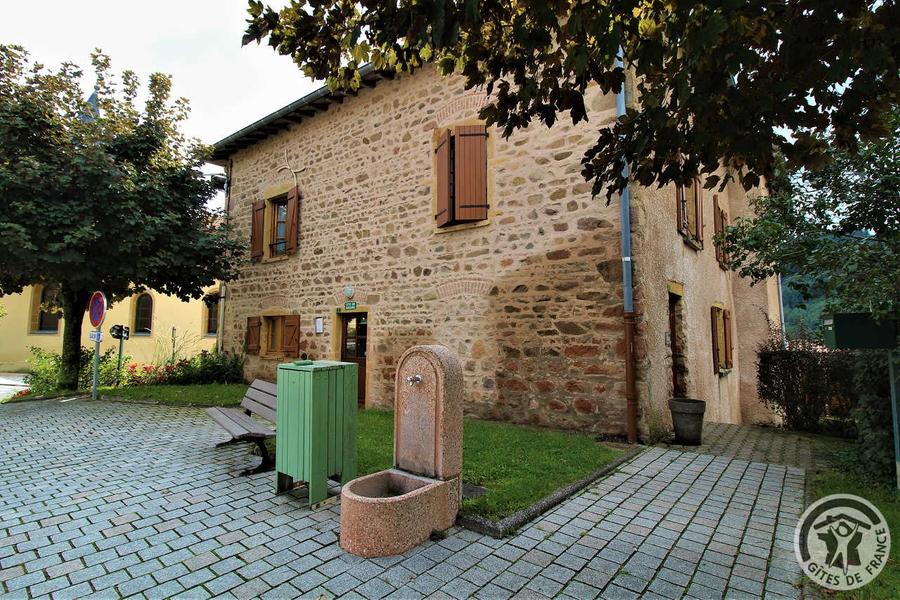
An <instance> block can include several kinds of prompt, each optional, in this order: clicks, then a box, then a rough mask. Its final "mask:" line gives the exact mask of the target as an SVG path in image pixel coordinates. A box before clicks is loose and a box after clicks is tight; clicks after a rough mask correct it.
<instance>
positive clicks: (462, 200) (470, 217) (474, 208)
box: [453, 125, 488, 222]
mask: <svg viewBox="0 0 900 600" xmlns="http://www.w3.org/2000/svg"><path fill="white" fill-rule="evenodd" d="M454 138H455V139H454V154H455V156H454V170H455V177H454V186H453V187H454V196H455V197H454V199H453V207H454V212H455V214H454V218H455V220H456V221H459V222H466V221H483V220H484V219H487V216H488V200H487V130H486V129H485V126H484V125H461V126H459V127H457V128H456V131H455V132H454Z"/></svg>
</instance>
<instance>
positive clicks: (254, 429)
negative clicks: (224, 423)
mask: <svg viewBox="0 0 900 600" xmlns="http://www.w3.org/2000/svg"><path fill="white" fill-rule="evenodd" d="M228 418H229V419H231V420H233V421H234V422H235V423H237V424H238V425H239V426H241V427H243V428H244V429H246V430H247V431H248V432H249V433H250V435H251V436H253V437H272V436H273V435H275V432H274V431H272V430H271V429H269V428H268V427H266V426H265V425H263V424H262V423H260V422H259V421H257V420H256V419H254V418H253V417H248V416H247V415H245V414H244V413H242V412H241V411H239V410H230V411H228Z"/></svg>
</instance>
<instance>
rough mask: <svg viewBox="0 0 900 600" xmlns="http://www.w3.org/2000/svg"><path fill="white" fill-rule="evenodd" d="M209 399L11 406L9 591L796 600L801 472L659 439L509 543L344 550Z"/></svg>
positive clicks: (3, 413)
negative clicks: (359, 553)
mask: <svg viewBox="0 0 900 600" xmlns="http://www.w3.org/2000/svg"><path fill="white" fill-rule="evenodd" d="M225 437H226V436H225V435H224V434H223V433H222V432H221V431H219V430H218V429H217V428H216V427H215V425H214V424H213V423H212V422H211V421H210V420H209V419H208V418H207V417H206V416H205V415H204V414H203V412H202V411H200V410H197V409H182V408H171V407H158V406H142V405H128V404H119V403H104V402H90V401H86V400H73V401H70V402H59V401H55V400H50V401H39V402H24V403H17V404H12V405H3V406H0V450H2V453H3V454H2V455H3V459H2V463H0V582H2V584H0V596H3V597H11V598H26V597H28V596H29V595H30V596H31V597H42V596H47V595H50V596H52V598H54V599H55V600H57V599H65V598H84V597H98V598H115V597H118V596H119V595H121V596H125V597H129V596H135V597H142V596H143V597H149V598H166V597H174V596H177V597H183V598H207V597H211V596H221V597H225V598H252V597H257V596H262V597H264V598H265V597H272V598H288V597H296V596H306V597H336V596H342V597H350V598H359V597H365V598H382V597H396V598H419V597H423V596H429V597H436V598H466V597H470V596H476V597H479V598H507V597H511V596H513V595H515V596H517V597H537V598H539V597H554V596H564V597H574V598H594V597H603V598H637V597H639V596H641V595H643V597H647V598H651V597H652V598H678V597H682V596H685V597H691V598H699V599H703V600H705V599H709V598H720V597H727V598H738V597H748V598H750V597H753V598H758V597H761V596H765V597H770V598H780V597H797V596H798V595H799V592H798V591H797V589H796V588H795V587H794V585H793V584H795V583H796V582H797V581H798V580H799V576H800V573H799V569H798V567H797V564H796V562H795V561H794V559H793V555H792V549H791V539H792V531H793V526H794V524H795V522H796V519H797V518H798V515H799V513H800V512H801V510H802V495H803V478H804V473H803V471H802V470H800V469H797V468H792V467H785V466H778V465H771V464H763V463H751V462H747V461H745V460H740V459H728V458H723V457H715V456H710V455H704V454H697V453H684V452H679V451H673V450H665V449H660V448H651V449H649V450H648V451H646V452H644V453H643V454H641V455H639V456H638V457H636V458H635V459H633V460H632V461H631V462H630V463H627V464H626V465H625V466H624V467H623V468H622V469H621V470H619V471H618V472H616V473H615V474H613V475H611V476H610V477H608V478H606V479H604V480H602V481H600V482H599V483H597V484H595V485H593V486H591V487H589V488H587V489H586V490H585V491H584V492H582V493H580V494H578V495H576V496H575V497H573V498H571V499H569V500H568V501H566V502H564V503H562V504H560V505H559V506H557V507H556V508H555V509H553V510H552V511H550V512H549V513H547V514H545V515H543V516H542V517H541V518H539V519H538V520H536V521H535V522H533V523H531V524H529V525H528V526H527V527H525V528H523V529H522V530H521V531H520V532H519V533H518V534H517V535H515V536H514V537H511V538H506V539H503V540H495V539H492V538H489V537H484V536H481V535H478V534H475V533H473V532H470V531H466V530H462V529H458V528H454V529H453V530H452V531H451V532H450V533H449V535H448V536H447V537H446V538H445V539H442V540H440V541H431V542H427V543H426V544H424V545H422V546H420V547H419V548H417V549H415V550H413V551H411V552H409V553H407V554H406V555H403V556H397V557H390V558H381V559H375V560H366V559H361V558H358V557H355V556H351V555H348V554H346V553H344V552H343V551H342V550H341V549H340V548H339V546H338V545H337V529H338V526H339V517H338V514H339V513H338V511H339V506H338V505H333V506H329V507H327V508H323V509H320V510H318V511H315V512H310V511H309V510H308V509H306V508H304V507H303V506H302V505H301V502H300V501H299V500H298V499H297V498H295V497H293V496H291V495H283V496H275V495H274V494H273V487H274V486H273V483H272V475H271V473H269V474H260V475H255V476H251V477H240V476H238V472H239V471H240V470H241V469H244V468H246V467H248V466H251V465H252V464H253V463H254V462H255V461H257V460H258V458H256V457H253V456H250V455H249V454H248V453H247V450H246V447H242V446H239V445H235V446H226V447H223V448H214V447H213V445H214V444H215V443H216V442H219V441H222V440H223V439H224V438H225Z"/></svg>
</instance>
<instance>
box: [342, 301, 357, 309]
mask: <svg viewBox="0 0 900 600" xmlns="http://www.w3.org/2000/svg"><path fill="white" fill-rule="evenodd" d="M344 310H356V302H344Z"/></svg>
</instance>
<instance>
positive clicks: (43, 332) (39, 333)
mask: <svg viewBox="0 0 900 600" xmlns="http://www.w3.org/2000/svg"><path fill="white" fill-rule="evenodd" d="M28 335H59V329H57V330H56V331H50V330H49V329H48V330H46V331H41V330H40V329H38V330H35V331H29V332H28Z"/></svg>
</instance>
